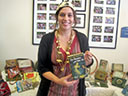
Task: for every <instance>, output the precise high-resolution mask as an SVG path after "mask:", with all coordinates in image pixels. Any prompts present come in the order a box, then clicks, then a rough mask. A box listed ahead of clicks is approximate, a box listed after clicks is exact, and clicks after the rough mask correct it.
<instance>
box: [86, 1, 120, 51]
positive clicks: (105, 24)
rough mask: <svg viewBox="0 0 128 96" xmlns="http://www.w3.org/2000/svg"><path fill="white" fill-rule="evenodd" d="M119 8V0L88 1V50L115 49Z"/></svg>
mask: <svg viewBox="0 0 128 96" xmlns="http://www.w3.org/2000/svg"><path fill="white" fill-rule="evenodd" d="M119 8H120V0H90V13H89V15H90V16H89V17H90V19H89V27H88V38H89V46H90V48H107V49H115V48H116V42H117V32H118V18H119Z"/></svg>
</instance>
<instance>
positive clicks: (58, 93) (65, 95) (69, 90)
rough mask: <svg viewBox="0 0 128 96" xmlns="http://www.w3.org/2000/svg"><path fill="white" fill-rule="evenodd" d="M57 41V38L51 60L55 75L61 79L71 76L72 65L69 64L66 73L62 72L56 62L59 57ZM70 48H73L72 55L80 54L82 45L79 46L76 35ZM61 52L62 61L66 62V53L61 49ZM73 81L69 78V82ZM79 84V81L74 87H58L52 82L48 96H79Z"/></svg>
mask: <svg viewBox="0 0 128 96" xmlns="http://www.w3.org/2000/svg"><path fill="white" fill-rule="evenodd" d="M56 40H57V38H56V37H55V39H54V43H53V49H52V55H51V56H52V57H51V58H52V62H53V70H54V74H55V75H56V76H57V77H60V78H61V77H64V76H67V75H69V74H71V69H70V65H69V64H68V63H67V64H66V66H65V69H64V71H61V70H60V69H61V66H60V65H59V64H58V63H57V62H56V57H57V54H56V53H57V49H56V47H57V43H56ZM70 47H71V49H70V50H69V52H70V54H73V53H79V52H80V45H79V42H78V39H77V36H76V35H75V37H74V39H73V41H72V44H71V46H70ZM60 51H61V52H62V60H63V62H64V61H65V60H66V58H67V55H66V52H65V51H64V50H63V49H62V48H60ZM72 79H73V78H69V81H70V80H72ZM78 83H79V80H78V81H77V82H76V83H75V84H73V85H72V86H70V87H66V86H62V85H58V84H56V83H54V82H51V85H50V88H49V92H48V96H78Z"/></svg>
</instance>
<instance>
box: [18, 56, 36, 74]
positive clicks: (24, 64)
mask: <svg viewBox="0 0 128 96" xmlns="http://www.w3.org/2000/svg"><path fill="white" fill-rule="evenodd" d="M17 62H18V67H19V70H20V72H21V73H22V74H23V73H26V72H33V71H34V63H33V61H32V60H30V59H27V58H18V59H17Z"/></svg>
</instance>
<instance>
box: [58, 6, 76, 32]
mask: <svg viewBox="0 0 128 96" xmlns="http://www.w3.org/2000/svg"><path fill="white" fill-rule="evenodd" d="M58 22H59V27H60V28H61V29H63V30H68V29H71V28H72V25H73V24H74V14H73V11H72V9H71V8H70V7H64V8H62V9H61V10H60V12H59V14H58Z"/></svg>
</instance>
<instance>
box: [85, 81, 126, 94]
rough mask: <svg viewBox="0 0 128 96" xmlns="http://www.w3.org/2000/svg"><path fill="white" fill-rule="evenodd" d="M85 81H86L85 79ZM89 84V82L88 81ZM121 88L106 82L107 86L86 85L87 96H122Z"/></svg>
mask: <svg viewBox="0 0 128 96" xmlns="http://www.w3.org/2000/svg"><path fill="white" fill-rule="evenodd" d="M86 83H88V82H87V81H86ZM88 84H89V83H88ZM122 90H123V89H122V88H119V87H116V86H113V85H111V84H110V83H108V88H105V87H93V86H91V85H89V87H87V89H86V91H87V96H124V95H123V94H122V93H121V92H122Z"/></svg>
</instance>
